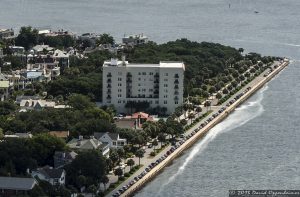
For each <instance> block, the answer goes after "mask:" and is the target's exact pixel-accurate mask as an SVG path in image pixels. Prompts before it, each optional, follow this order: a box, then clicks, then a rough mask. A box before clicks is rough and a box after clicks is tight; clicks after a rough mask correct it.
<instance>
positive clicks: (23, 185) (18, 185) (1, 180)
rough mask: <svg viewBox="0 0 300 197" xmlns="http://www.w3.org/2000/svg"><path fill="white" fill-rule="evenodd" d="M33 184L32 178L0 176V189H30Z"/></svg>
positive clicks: (34, 183)
mask: <svg viewBox="0 0 300 197" xmlns="http://www.w3.org/2000/svg"><path fill="white" fill-rule="evenodd" d="M35 185H36V181H35V180H34V179H33V178H19V177H0V189H7V190H31V189H32V188H33V187H34V186H35Z"/></svg>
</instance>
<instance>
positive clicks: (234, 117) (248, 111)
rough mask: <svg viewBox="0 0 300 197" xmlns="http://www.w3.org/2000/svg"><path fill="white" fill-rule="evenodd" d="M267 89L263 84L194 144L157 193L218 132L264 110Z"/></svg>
mask: <svg viewBox="0 0 300 197" xmlns="http://www.w3.org/2000/svg"><path fill="white" fill-rule="evenodd" d="M267 89H268V86H264V87H263V88H262V89H261V90H260V91H259V92H258V94H256V95H255V97H254V101H249V102H247V103H246V104H243V105H241V106H240V107H238V108H236V110H235V112H234V113H232V114H231V115H230V116H229V117H228V118H227V119H226V120H224V121H223V122H221V123H219V124H217V125H216V126H215V127H214V128H212V129H211V131H209V132H208V134H207V135H206V136H205V137H204V138H203V139H202V140H201V141H200V142H199V143H197V144H196V146H195V147H194V148H193V149H192V151H191V152H190V154H189V155H188V157H187V158H186V159H185V160H184V161H183V164H182V165H181V166H180V167H179V168H178V170H177V172H176V173H175V174H174V175H173V176H171V177H170V178H169V179H168V180H167V181H166V182H165V183H164V184H162V185H161V187H160V189H159V192H158V193H157V194H158V195H159V194H160V193H161V191H162V190H163V189H164V187H165V186H167V185H169V184H170V183H172V182H173V181H174V180H175V178H176V177H177V176H178V175H180V174H182V172H184V170H185V168H186V167H187V165H188V164H189V163H190V162H191V161H192V160H193V159H194V158H195V156H196V155H198V154H200V153H201V152H202V151H203V150H205V148H206V147H207V145H208V144H209V143H210V142H211V141H213V140H214V139H215V138H216V137H217V136H218V135H219V134H221V133H224V132H227V131H230V130H232V129H235V128H237V127H240V126H242V125H244V124H245V123H247V122H248V121H249V120H252V119H253V118H255V117H257V116H259V115H261V114H262V113H263V111H264V108H263V105H262V104H261V102H262V100H263V98H264V92H265V91H266V90H267Z"/></svg>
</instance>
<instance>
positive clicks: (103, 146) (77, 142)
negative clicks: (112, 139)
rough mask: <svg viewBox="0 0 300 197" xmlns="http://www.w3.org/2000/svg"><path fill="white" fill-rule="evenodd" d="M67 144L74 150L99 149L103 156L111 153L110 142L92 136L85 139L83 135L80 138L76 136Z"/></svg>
mask: <svg viewBox="0 0 300 197" xmlns="http://www.w3.org/2000/svg"><path fill="white" fill-rule="evenodd" d="M67 146H68V147H70V148H71V149H73V150H78V151H85V150H93V149H94V150H99V151H101V152H102V155H103V156H106V157H108V155H109V144H108V143H105V142H101V141H99V140H98V139H96V138H94V137H91V138H90V139H84V138H83V136H79V138H78V139H76V138H74V139H72V140H71V141H69V142H68V143H67Z"/></svg>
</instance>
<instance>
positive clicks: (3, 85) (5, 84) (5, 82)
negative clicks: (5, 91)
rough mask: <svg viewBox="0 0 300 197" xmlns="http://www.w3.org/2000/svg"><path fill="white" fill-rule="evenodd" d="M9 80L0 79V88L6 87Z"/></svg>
mask: <svg viewBox="0 0 300 197" xmlns="http://www.w3.org/2000/svg"><path fill="white" fill-rule="evenodd" d="M8 87H9V81H0V88H8Z"/></svg>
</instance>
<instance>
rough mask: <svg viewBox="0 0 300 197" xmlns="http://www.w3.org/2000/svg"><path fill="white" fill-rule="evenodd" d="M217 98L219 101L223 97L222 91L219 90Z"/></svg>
mask: <svg viewBox="0 0 300 197" xmlns="http://www.w3.org/2000/svg"><path fill="white" fill-rule="evenodd" d="M216 98H217V99H218V102H219V100H220V99H221V98H222V94H220V93H219V92H218V93H217V95H216Z"/></svg>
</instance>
